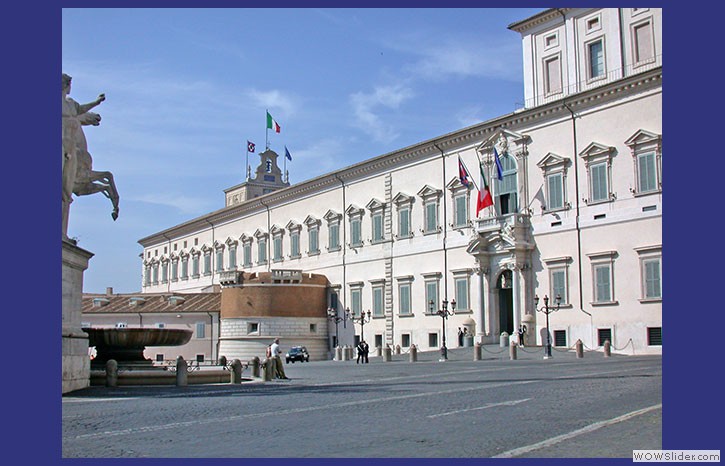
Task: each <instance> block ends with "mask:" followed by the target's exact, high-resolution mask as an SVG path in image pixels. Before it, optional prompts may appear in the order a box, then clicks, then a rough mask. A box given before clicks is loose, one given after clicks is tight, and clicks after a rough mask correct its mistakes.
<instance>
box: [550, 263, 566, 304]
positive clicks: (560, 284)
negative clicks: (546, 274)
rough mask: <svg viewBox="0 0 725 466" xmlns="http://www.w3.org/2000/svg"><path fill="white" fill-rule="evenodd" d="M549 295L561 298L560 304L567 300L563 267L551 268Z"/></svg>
mask: <svg viewBox="0 0 725 466" xmlns="http://www.w3.org/2000/svg"><path fill="white" fill-rule="evenodd" d="M550 273H551V275H550V277H551V296H553V297H554V298H556V296H559V297H560V298H561V301H560V303H561V304H567V303H568V302H569V300H568V296H567V292H566V291H567V287H566V269H565V268H557V269H553V270H551V272H550Z"/></svg>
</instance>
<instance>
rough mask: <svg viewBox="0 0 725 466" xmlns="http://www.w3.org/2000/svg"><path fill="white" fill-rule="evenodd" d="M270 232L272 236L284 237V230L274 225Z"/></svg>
mask: <svg viewBox="0 0 725 466" xmlns="http://www.w3.org/2000/svg"><path fill="white" fill-rule="evenodd" d="M270 231H271V232H272V236H278V235H284V228H282V227H281V226H279V225H277V224H276V223H275V224H274V225H272V228H271V229H270Z"/></svg>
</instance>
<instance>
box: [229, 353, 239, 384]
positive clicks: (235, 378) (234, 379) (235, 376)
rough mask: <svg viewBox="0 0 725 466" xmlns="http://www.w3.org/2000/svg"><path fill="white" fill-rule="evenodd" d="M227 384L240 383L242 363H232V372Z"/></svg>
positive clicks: (236, 360) (237, 361)
mask: <svg viewBox="0 0 725 466" xmlns="http://www.w3.org/2000/svg"><path fill="white" fill-rule="evenodd" d="M229 372H230V374H231V377H230V380H229V383H242V361H240V360H239V359H235V360H234V361H232V370H231V371H229Z"/></svg>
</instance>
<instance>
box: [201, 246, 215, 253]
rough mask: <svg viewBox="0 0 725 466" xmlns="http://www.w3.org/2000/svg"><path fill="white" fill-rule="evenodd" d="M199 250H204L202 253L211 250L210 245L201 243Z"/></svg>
mask: <svg viewBox="0 0 725 466" xmlns="http://www.w3.org/2000/svg"><path fill="white" fill-rule="evenodd" d="M201 250H202V252H204V253H208V252H211V250H212V247H211V246H209V245H208V244H203V245H202V246H201Z"/></svg>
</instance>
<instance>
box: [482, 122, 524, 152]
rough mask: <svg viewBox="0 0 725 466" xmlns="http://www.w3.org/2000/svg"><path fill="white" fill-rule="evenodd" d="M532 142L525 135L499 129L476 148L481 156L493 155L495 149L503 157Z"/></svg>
mask: <svg viewBox="0 0 725 466" xmlns="http://www.w3.org/2000/svg"><path fill="white" fill-rule="evenodd" d="M530 141H531V137H529V136H527V135H525V134H521V133H517V132H515V131H509V130H507V129H503V128H498V129H497V130H496V131H494V132H493V134H492V135H491V136H489V137H488V138H486V139H485V140H484V141H483V142H482V143H481V144H480V145H479V146H478V147H477V148H476V151H477V152H479V153H481V154H493V149H494V147H495V148H496V151H497V152H498V155H503V154H504V153H506V152H509V151H511V150H516V149H517V148H518V147H522V146H525V145H526V144H528V143H529V142H530Z"/></svg>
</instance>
